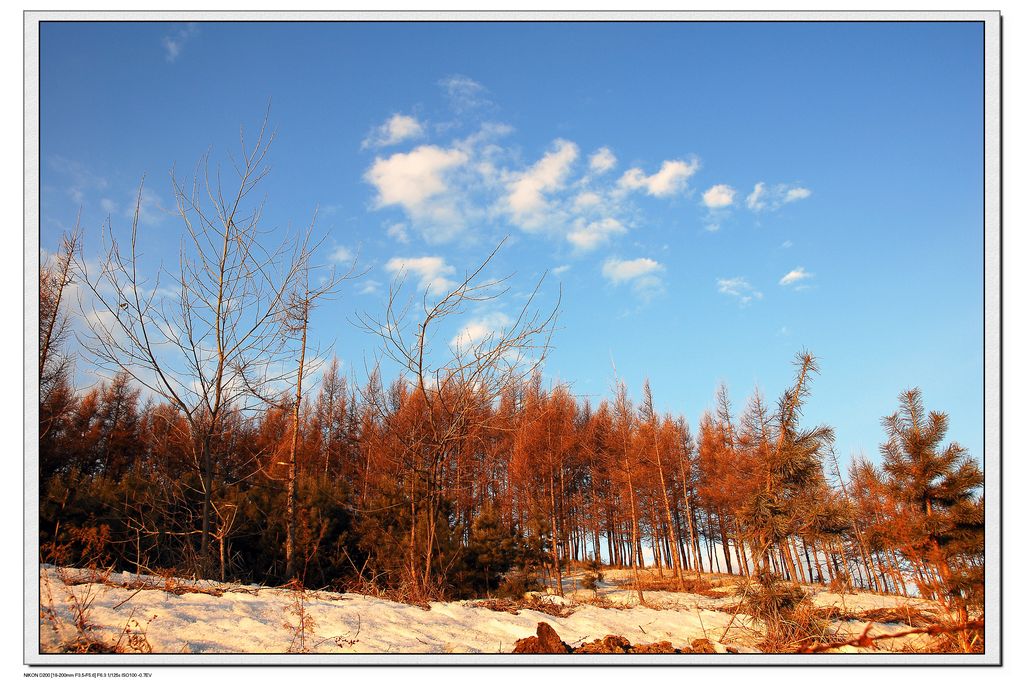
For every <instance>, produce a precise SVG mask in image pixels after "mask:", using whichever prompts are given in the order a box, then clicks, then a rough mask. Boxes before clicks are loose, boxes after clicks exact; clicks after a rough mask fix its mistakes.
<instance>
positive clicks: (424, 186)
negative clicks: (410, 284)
mask: <svg viewBox="0 0 1024 686" xmlns="http://www.w3.org/2000/svg"><path fill="white" fill-rule="evenodd" d="M468 160H469V155H468V154H467V153H466V152H464V151H462V150H456V149H453V148H449V149H445V148H439V147H437V146H433V145H421V146H420V147H418V148H415V149H414V150H412V151H410V152H407V153H395V154H394V155H391V156H390V157H384V158H381V157H378V158H377V159H376V160H374V163H373V165H372V166H371V167H370V169H369V170H368V171H367V172H366V174H365V176H364V178H365V179H366V180H367V181H368V182H369V183H370V184H372V185H373V186H374V187H375V188H376V189H377V198H376V205H377V207H386V206H389V205H397V206H399V207H401V208H402V209H404V210H405V211H406V212H407V213H408V215H409V216H410V217H412V218H413V219H414V220H417V221H421V222H425V223H427V224H430V225H432V226H434V227H437V228H438V231H436V232H435V233H433V234H432V235H430V236H428V238H431V239H434V240H439V241H441V240H447V239H450V238H452V237H453V236H454V235H455V234H456V233H457V232H458V231H459V230H460V229H461V228H462V224H463V221H464V220H463V217H462V215H461V213H460V211H459V202H460V201H461V198H460V197H459V196H458V194H454V195H452V194H449V190H451V187H450V186H449V183H448V175H449V174H450V173H452V171H454V170H456V169H457V168H459V167H461V166H463V165H465V164H466V162H467V161H468Z"/></svg>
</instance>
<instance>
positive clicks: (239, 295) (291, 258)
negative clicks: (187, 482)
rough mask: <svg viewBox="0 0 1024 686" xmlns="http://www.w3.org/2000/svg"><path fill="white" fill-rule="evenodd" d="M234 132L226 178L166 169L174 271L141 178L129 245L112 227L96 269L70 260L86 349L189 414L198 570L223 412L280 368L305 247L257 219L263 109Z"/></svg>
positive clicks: (205, 551)
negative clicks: (89, 312) (158, 245)
mask: <svg viewBox="0 0 1024 686" xmlns="http://www.w3.org/2000/svg"><path fill="white" fill-rule="evenodd" d="M240 138H241V155H240V157H238V158H232V160H231V167H232V169H233V171H234V177H235V178H234V180H233V181H232V183H230V185H229V186H228V185H227V184H226V183H225V181H224V180H223V179H222V176H221V169H220V167H219V165H218V166H217V167H215V168H213V169H211V166H210V159H209V153H207V154H206V155H204V156H203V157H202V158H201V160H200V162H199V164H198V165H197V167H196V170H195V172H194V174H193V175H192V177H191V179H190V180H189V181H188V182H183V181H180V180H179V179H178V178H177V177H176V176H175V175H174V173H173V172H172V174H171V180H172V188H173V192H174V197H175V201H176V207H177V214H178V217H179V218H180V219H181V221H182V224H183V227H184V231H183V232H182V237H181V242H180V249H179V259H178V264H177V268H176V269H173V270H172V269H165V268H164V267H163V266H160V267H159V268H157V269H153V268H152V266H151V265H146V264H145V263H144V262H143V260H142V257H143V255H142V251H141V246H140V235H139V222H140V215H141V212H142V199H143V186H142V185H140V187H139V193H138V196H137V199H136V204H135V212H134V215H133V217H132V222H131V231H130V234H129V238H128V245H127V246H122V245H121V243H120V242H119V241H118V240H117V239H116V238H115V237H114V236H113V234H112V232H110V231H107V232H106V234H105V238H106V240H105V246H104V247H105V251H104V252H105V255H104V258H103V261H102V265H101V267H100V268H99V270H98V272H91V271H90V269H89V267H88V263H87V262H86V261H85V260H80V261H78V264H77V268H78V271H79V272H80V273H81V275H82V280H83V283H84V284H85V285H86V287H87V289H88V291H89V293H90V294H91V296H92V301H93V303H92V306H93V307H94V308H95V313H96V314H95V315H94V316H90V317H87V320H88V321H89V322H90V331H89V335H88V336H87V337H86V340H85V341H84V347H85V348H86V349H87V350H88V351H89V352H90V353H91V356H92V357H93V359H94V361H95V362H96V364H97V365H98V366H99V367H101V368H103V369H106V370H109V371H111V372H115V373H116V372H117V371H124V372H127V373H128V374H129V375H131V377H132V378H133V379H134V380H135V381H136V382H137V383H139V384H141V385H142V386H144V387H145V388H147V389H148V390H149V391H150V392H152V393H154V394H155V395H157V396H159V397H161V398H163V399H164V400H165V401H167V402H168V403H170V404H171V405H173V406H175V407H177V408H178V409H179V410H180V411H181V412H182V413H183V415H184V416H185V418H186V420H187V423H188V426H189V430H190V433H191V438H192V452H193V455H192V458H193V463H194V466H195V468H196V471H197V473H198V474H199V477H200V487H199V489H198V490H199V491H200V496H201V499H202V506H201V507H202V512H201V516H200V520H201V521H200V526H199V531H198V532H197V533H199V535H200V548H199V561H198V566H199V568H200V570H201V571H207V570H208V569H209V568H210V554H209V552H210V551H209V548H210V545H209V544H210V533H211V516H212V498H213V493H214V485H215V479H216V477H217V472H216V469H215V459H216V458H215V455H214V450H215V447H216V444H217V440H218V437H219V434H220V430H221V422H222V419H223V415H224V413H225V412H226V411H227V410H228V409H229V408H231V407H239V406H244V405H245V402H246V398H248V397H250V396H251V391H252V389H255V388H261V387H266V386H268V385H272V384H273V383H274V382H275V381H279V380H280V379H281V378H282V377H284V376H285V375H286V372H284V371H282V369H283V367H284V365H283V359H282V354H284V347H285V346H284V345H283V343H284V341H283V339H282V336H281V335H280V331H279V328H278V324H279V321H280V319H281V317H282V314H283V313H284V312H285V310H286V309H287V307H288V304H289V302H288V294H289V293H291V292H292V291H293V287H294V284H295V282H296V279H297V278H298V277H299V275H300V274H301V273H302V270H303V268H304V263H305V260H306V258H307V256H308V250H307V247H308V236H309V234H308V232H307V233H306V234H304V235H303V234H302V233H299V234H297V235H293V236H285V237H284V238H283V239H281V240H279V241H276V242H271V240H270V236H269V234H267V232H265V231H263V230H262V229H261V227H260V220H261V217H262V214H263V207H264V202H265V201H263V200H254V199H253V196H254V195H255V193H254V192H255V191H256V189H257V187H258V186H259V184H260V182H261V181H263V180H264V178H265V177H266V175H267V174H268V173H269V171H270V168H269V166H268V165H267V153H268V151H269V148H270V145H271V143H272V140H273V135H272V134H270V133H269V132H268V131H267V120H266V118H265V119H264V121H263V124H262V126H261V127H260V130H259V134H258V135H257V137H256V141H255V144H254V145H252V146H251V147H250V146H248V145H247V143H246V139H245V135H244V133H243V134H242V135H241V136H240ZM147 269H153V271H151V272H149V273H148V275H147Z"/></svg>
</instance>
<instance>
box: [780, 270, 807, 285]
mask: <svg viewBox="0 0 1024 686" xmlns="http://www.w3.org/2000/svg"><path fill="white" fill-rule="evenodd" d="M812 276H814V274H811V273H810V272H808V271H806V270H804V268H803V267H797V268H796V269H794V270H792V271H790V272H789V273H787V274H786V275H785V276H783V277H782V278H781V279H779V285H780V286H789V285H791V284H794V283H797V282H799V281H804V280H806V279H809V278H811V277H812Z"/></svg>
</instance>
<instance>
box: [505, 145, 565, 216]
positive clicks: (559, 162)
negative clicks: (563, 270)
mask: <svg viewBox="0 0 1024 686" xmlns="http://www.w3.org/2000/svg"><path fill="white" fill-rule="evenodd" d="M578 156H579V148H578V147H577V146H576V144H575V143H573V142H572V141H567V140H562V139H558V140H556V141H555V143H554V149H553V150H551V151H549V152H548V153H546V154H545V155H544V157H542V158H541V159H540V160H538V161H537V162H536V163H535V164H534V165H533V166H532V167H530V168H529V169H527V170H526V171H524V172H522V173H520V174H516V175H515V176H514V178H513V180H512V181H510V182H509V183H508V195H507V196H506V198H505V204H506V206H507V208H508V210H509V212H510V213H511V214H512V220H513V221H514V222H515V223H516V224H517V225H519V226H520V227H521V228H524V229H527V230H533V229H537V228H540V227H541V226H542V225H543V224H544V222H545V219H546V218H547V212H548V210H549V207H550V205H549V203H548V200H547V198H546V197H545V194H547V193H551V192H553V191H557V190H560V189H561V188H563V187H564V186H565V179H566V177H567V176H568V175H569V171H570V169H571V168H572V165H573V162H575V161H576V158H577V157H578Z"/></svg>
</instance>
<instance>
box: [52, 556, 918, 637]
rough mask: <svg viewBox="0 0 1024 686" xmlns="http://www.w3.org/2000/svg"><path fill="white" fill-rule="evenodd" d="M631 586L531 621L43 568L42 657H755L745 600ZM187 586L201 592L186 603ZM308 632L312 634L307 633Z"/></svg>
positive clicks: (907, 604)
mask: <svg viewBox="0 0 1024 686" xmlns="http://www.w3.org/2000/svg"><path fill="white" fill-rule="evenodd" d="M628 579H629V572H628V570H606V571H605V580H604V581H603V582H601V583H600V584H599V588H598V589H597V592H596V596H597V602H598V604H593V603H594V596H595V592H594V591H585V590H582V589H579V590H574V588H575V587H576V586H577V584H578V581H579V576H576V577H568V578H567V579H566V582H565V590H566V595H565V597H564V598H563V597H560V596H557V595H545V596H541V597H540V598H539V600H544V601H548V602H551V603H558V604H561V605H568V606H569V608H568V609H571V610H572V614H570V615H569V616H567V617H557V616H552V615H551V614H547V613H543V612H539V611H536V610H531V609H522V610H520V611H519V612H518V614H512V613H510V612H502V611H495V610H492V609H488V608H486V607H480V606H476V604H475V601H455V602H444V603H441V602H435V603H431V604H430V609H429V610H427V609H425V608H421V607H418V606H415V605H406V604H402V603H396V602H392V601H389V600H384V599H380V598H375V597H370V596H364V595H357V594H352V593H329V592H323V591H307V592H305V593H304V594H299V593H297V592H295V591H291V590H288V589H280V588H267V587H258V586H239V585H232V584H219V583H216V582H208V581H201V582H191V581H177V582H175V581H172V582H171V583H170V584H169V585H168V583H167V581H166V580H165V579H162V578H158V577H138V576H136V575H133V574H127V573H111V574H110V575H109V576H108V577H107V578H106V579H105V581H104V582H101V581H99V580H96V578H95V574H94V573H90V572H86V571H84V570H58V569H56V568H54V567H50V566H43V567H42V568H41V570H40V597H41V607H40V648H41V652H43V653H51V652H59V651H60V649H61V648H60V647H61V645H66V644H68V643H69V642H72V641H74V640H75V639H76V638H78V637H80V636H82V635H83V634H86V635H88V636H89V637H91V638H94V639H97V640H100V641H102V642H104V643H106V644H107V645H108V646H110V645H119V647H120V649H122V650H124V651H125V652H133V650H142V651H146V652H149V651H151V652H152V653H154V654H179V653H287V652H315V653H508V652H510V651H511V650H512V647H513V646H514V644H515V642H516V640H517V639H521V638H524V637H526V636H531V635H533V634H534V633H535V631H536V628H537V624H538V622H547V623H548V624H550V625H551V626H552V627H553V628H554V629H555V631H556V632H557V633H558V635H559V636H560V637H561V639H562V640H563V641H564V642H566V643H568V644H570V645H571V646H578V645H580V644H582V643H584V642H587V641H593V640H596V639H600V638H603V637H604V636H606V635H609V634H615V635H619V636H623V637H625V638H626V639H627V640H628V641H630V643H633V644H638V643H654V642H658V641H669V642H670V643H672V644H673V646H675V647H677V648H683V647H686V646H688V645H689V644H690V642H691V641H693V640H695V639H707V640H709V641H710V642H711V645H712V646H713V647H714V649H715V650H716V651H717V652H723V653H724V652H742V653H750V652H757V649H756V647H755V646H756V645H757V643H758V642H759V640H760V636H759V634H758V632H757V625H756V623H755V622H754V620H752V619H751V618H750V617H747V616H746V615H743V614H739V615H734V613H733V611H732V610H731V609H727V608H734V607H735V605H736V603H737V601H738V600H739V596H738V595H730V596H725V597H718V598H715V597H707V596H704V595H697V594H689V593H678V592H671V591H645V592H644V595H645V600H646V602H647V606H646V607H644V606H640V605H639V604H638V602H637V597H636V593H635V592H634V591H632V590H629V589H628V588H623V584H624V583H625V582H627V581H628ZM82 582H84V583H82ZM140 582H145V583H144V584H143V583H140ZM716 583H717V584H720V588H719V590H720V591H722V592H729V593H732V592H736V586H735V580H734V579H732V578H731V577H719V578H717V579H716ZM140 586H149V587H150V588H145V587H140ZM152 586H160V587H163V588H151V587H152ZM181 586H186V587H191V588H192V589H194V590H193V591H191V592H181V591H182V588H181ZM175 589H176V590H177V592H174V591H175ZM809 590H811V592H812V593H813V597H812V600H813V602H814V604H815V605H816V606H819V607H835V608H837V609H840V610H842V611H843V613H844V615H848V614H851V613H857V612H860V611H864V610H875V609H879V608H900V609H901V611H907V609H908V608H910V609H914V608H916V609H924V610H930V611H933V612H937V611H938V608H937V607H936V606H935V605H934V604H933V603H929V602H927V601H923V600H920V599H914V598H903V597H899V596H883V595H875V594H870V593H856V594H852V595H838V594H834V593H829V592H827V591H825V590H824V589H823V588H822V587H813V588H811V589H809ZM197 591H208V592H197ZM179 593H180V594H179ZM721 594H722V593H720V594H719V595H721ZM609 605H611V607H609ZM79 618H81V621H79ZM78 625H81V626H82V627H83V629H82V630H80V629H79V628H78ZM833 626H834V627H835V628H837V629H839V630H840V631H842V632H845V633H848V634H849V637H851V638H852V637H856V636H858V635H859V634H860V633H861V631H862V630H863V629H864V627H865V626H867V623H866V622H861V621H846V622H835V623H834V624H833ZM302 627H305V629H306V630H305V632H302V631H300V629H301V628H302ZM905 628H909V627H908V626H905V625H901V624H895V623H891V624H875V625H874V626H873V627H872V632H873V633H891V632H894V631H898V630H900V629H905ZM926 640H927V639H925V638H922V637H921V636H909V637H906V638H903V639H899V640H898V641H897V642H895V643H892V642H891V643H890V644H889V645H888V646H887V647H888V648H890V649H899V648H901V647H913V646H915V645H917V646H918V647H920V646H921V644H922V642H923V641H926ZM843 650H845V651H862V650H867V649H864V648H852V647H847V648H844V649H843Z"/></svg>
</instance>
